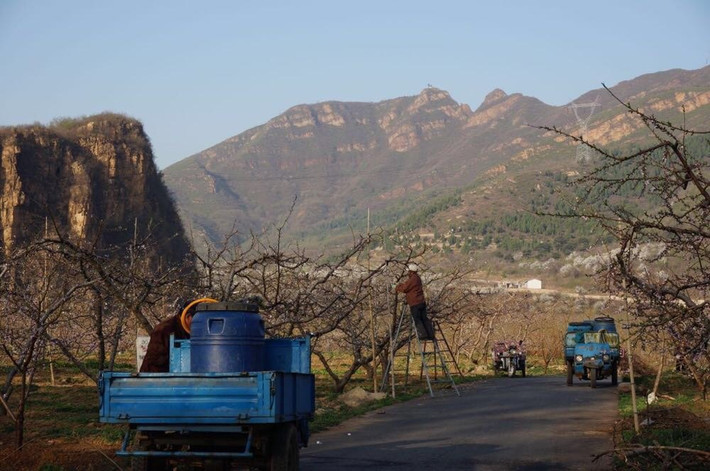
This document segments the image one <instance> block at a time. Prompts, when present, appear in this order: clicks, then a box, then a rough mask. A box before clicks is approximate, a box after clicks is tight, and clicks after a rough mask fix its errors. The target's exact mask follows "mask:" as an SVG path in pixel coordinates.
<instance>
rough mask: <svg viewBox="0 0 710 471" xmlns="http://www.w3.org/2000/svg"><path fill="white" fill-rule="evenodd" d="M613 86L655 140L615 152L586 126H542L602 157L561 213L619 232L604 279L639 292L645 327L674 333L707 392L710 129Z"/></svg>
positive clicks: (628, 293) (626, 291)
mask: <svg viewBox="0 0 710 471" xmlns="http://www.w3.org/2000/svg"><path fill="white" fill-rule="evenodd" d="M605 88H606V87H605ZM607 90H608V89H607ZM608 91H609V93H611V94H612V96H614V98H616V99H617V100H618V101H619V103H621V105H623V107H624V108H625V109H626V112H627V114H628V115H629V116H630V118H631V119H633V120H635V121H636V122H637V123H640V124H641V126H640V128H642V129H645V130H646V131H647V133H648V137H649V139H650V142H651V143H650V144H648V145H645V146H643V147H641V148H636V149H634V150H627V151H625V152H618V151H616V152H615V151H611V150H608V149H604V148H602V147H600V146H598V145H595V144H594V143H593V142H590V141H589V140H587V138H585V137H584V136H574V135H571V134H569V133H567V132H564V131H562V130H560V129H557V128H544V129H547V130H549V131H553V132H555V133H558V134H561V135H564V136H566V137H568V138H569V139H571V140H572V141H574V142H576V143H577V144H579V145H587V146H589V147H590V148H591V149H592V150H593V151H594V152H595V154H596V156H597V157H598V159H597V160H596V161H594V162H593V163H592V166H591V168H588V169H587V171H584V172H583V173H582V175H581V176H580V177H579V178H578V179H576V180H575V181H574V182H572V185H573V186H574V188H575V193H576V200H575V201H574V202H573V209H572V210H571V211H570V212H569V213H566V214H564V215H562V216H566V217H574V218H584V219H586V220H592V221H596V222H597V223H598V224H599V225H600V226H601V227H603V228H604V229H605V230H606V231H607V232H608V233H609V234H610V235H611V236H612V237H613V239H614V240H615V241H616V247H615V248H614V250H613V251H611V252H610V255H609V258H608V263H607V264H606V266H604V267H603V268H602V269H600V270H599V272H598V273H597V275H598V276H599V280H600V281H601V282H602V284H603V286H604V287H605V288H606V289H607V290H608V291H609V292H610V293H614V294H618V295H619V296H622V297H628V298H631V299H632V300H633V303H631V304H630V306H632V307H633V310H634V311H635V315H636V318H637V320H638V324H639V327H640V332H641V334H642V335H643V333H644V331H647V330H649V329H650V330H663V331H665V332H667V333H668V334H669V336H670V338H671V339H672V342H673V344H674V348H675V351H676V352H677V353H678V355H680V356H681V357H682V358H683V359H685V365H686V367H687V369H688V370H689V371H690V372H691V374H692V375H693V377H694V378H695V381H696V382H697V384H698V387H699V388H700V389H701V391H702V392H703V393H704V394H705V393H706V392H707V386H708V385H707V382H708V377H709V375H710V350H709V348H708V339H710V306H709V304H708V303H709V302H710V224H709V223H708V221H710V181H709V180H708V179H709V178H710V140H709V138H710V131H708V130H693V129H689V128H688V127H687V126H686V125H685V124H679V123H671V122H667V121H663V120H661V119H658V118H656V117H655V116H654V115H652V114H649V113H648V112H647V111H645V110H641V109H639V108H637V107H634V106H633V105H631V104H630V103H624V102H622V101H621V100H619V99H618V98H617V97H616V96H615V95H614V94H613V93H612V92H611V91H610V90H608ZM683 117H685V110H683ZM682 121H683V123H684V122H685V119H683V120H682ZM645 142H649V140H648V139H647V140H646V141H645ZM557 215H560V214H557Z"/></svg>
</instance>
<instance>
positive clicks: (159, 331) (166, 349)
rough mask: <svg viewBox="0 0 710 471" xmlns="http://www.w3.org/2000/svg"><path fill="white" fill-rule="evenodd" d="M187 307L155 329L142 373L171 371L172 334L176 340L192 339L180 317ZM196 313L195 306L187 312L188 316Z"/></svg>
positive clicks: (144, 359)
mask: <svg viewBox="0 0 710 471" xmlns="http://www.w3.org/2000/svg"><path fill="white" fill-rule="evenodd" d="M185 307H187V303H185V305H184V306H183V308H182V309H180V311H179V312H178V313H177V314H175V315H174V316H172V317H169V318H167V319H165V320H164V321H162V322H160V323H159V324H158V325H156V326H155V327H154V328H153V332H151V334H150V341H149V342H148V349H147V350H146V352H145V357H144V358H143V363H142V364H141V369H140V371H141V373H163V372H165V373H167V372H168V371H170V334H174V335H175V339H176V340H178V339H189V338H190V334H188V333H187V332H186V331H185V329H183V327H182V322H180V317H181V315H182V311H183V309H184V308H185ZM194 313H195V306H193V307H192V308H191V309H190V310H189V311H188V312H187V315H193V314H194Z"/></svg>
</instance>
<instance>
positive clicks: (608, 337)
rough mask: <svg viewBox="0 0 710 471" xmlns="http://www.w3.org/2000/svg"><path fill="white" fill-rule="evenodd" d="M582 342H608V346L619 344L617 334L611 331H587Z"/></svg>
mask: <svg viewBox="0 0 710 471" xmlns="http://www.w3.org/2000/svg"><path fill="white" fill-rule="evenodd" d="M584 343H608V344H609V346H610V347H612V348H616V347H618V346H619V334H615V333H611V332H587V333H585V334H584Z"/></svg>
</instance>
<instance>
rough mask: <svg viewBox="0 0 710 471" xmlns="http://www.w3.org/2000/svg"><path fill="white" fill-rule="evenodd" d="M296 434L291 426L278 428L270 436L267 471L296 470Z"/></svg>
mask: <svg viewBox="0 0 710 471" xmlns="http://www.w3.org/2000/svg"><path fill="white" fill-rule="evenodd" d="M298 459H299V450H298V432H296V427H294V426H293V424H284V425H281V426H279V427H278V428H277V429H276V431H275V432H274V433H273V434H272V436H271V456H270V457H269V467H268V468H267V469H268V470H269V471H297V470H298Z"/></svg>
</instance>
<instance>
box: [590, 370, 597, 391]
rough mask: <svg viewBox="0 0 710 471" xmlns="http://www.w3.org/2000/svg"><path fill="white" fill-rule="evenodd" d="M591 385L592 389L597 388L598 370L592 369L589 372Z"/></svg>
mask: <svg viewBox="0 0 710 471" xmlns="http://www.w3.org/2000/svg"><path fill="white" fill-rule="evenodd" d="M589 385H590V386H591V387H592V388H596V387H597V369H596V368H591V369H590V370H589Z"/></svg>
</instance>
